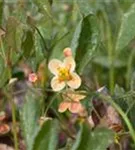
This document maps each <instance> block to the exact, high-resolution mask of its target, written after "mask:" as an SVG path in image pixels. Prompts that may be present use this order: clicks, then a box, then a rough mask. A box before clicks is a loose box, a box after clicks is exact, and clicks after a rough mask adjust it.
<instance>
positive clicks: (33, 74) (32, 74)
mask: <svg viewBox="0 0 135 150" xmlns="http://www.w3.org/2000/svg"><path fill="white" fill-rule="evenodd" d="M37 79H38V77H37V75H36V73H30V74H29V77H28V80H29V81H30V82H32V83H35V82H36V81H37Z"/></svg>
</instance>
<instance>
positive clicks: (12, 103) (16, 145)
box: [11, 100, 19, 150]
mask: <svg viewBox="0 0 135 150" xmlns="http://www.w3.org/2000/svg"><path fill="white" fill-rule="evenodd" d="M11 108H12V119H13V136H14V146H15V150H19V149H18V139H17V130H16V129H17V128H16V124H17V123H16V109H15V104H14V102H13V100H11Z"/></svg>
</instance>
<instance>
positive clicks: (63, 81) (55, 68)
mask: <svg viewBox="0 0 135 150" xmlns="http://www.w3.org/2000/svg"><path fill="white" fill-rule="evenodd" d="M75 67H76V64H75V61H74V59H73V57H72V56H71V57H66V58H65V59H64V61H63V62H61V61H60V60H58V59H52V60H51V61H50V62H49V64H48V68H49V70H50V71H51V73H53V74H54V75H55V77H53V79H52V80H51V87H52V89H53V90H54V91H60V90H62V89H63V88H64V87H65V86H66V85H68V86H69V87H71V88H73V89H77V88H79V87H80V85H81V78H80V77H79V75H78V74H77V73H75V72H74V70H75Z"/></svg>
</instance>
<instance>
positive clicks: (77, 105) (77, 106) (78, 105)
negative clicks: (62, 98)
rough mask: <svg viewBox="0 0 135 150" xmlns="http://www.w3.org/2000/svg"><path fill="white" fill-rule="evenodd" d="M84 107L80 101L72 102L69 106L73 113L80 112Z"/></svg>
mask: <svg viewBox="0 0 135 150" xmlns="http://www.w3.org/2000/svg"><path fill="white" fill-rule="evenodd" d="M81 109H82V105H81V103H79V102H72V103H71V104H70V106H69V111H70V112H72V113H79V111H80V110H81Z"/></svg>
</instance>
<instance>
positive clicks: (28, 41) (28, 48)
mask: <svg viewBox="0 0 135 150" xmlns="http://www.w3.org/2000/svg"><path fill="white" fill-rule="evenodd" d="M33 45H34V37H33V32H32V31H31V30H28V31H27V32H26V35H25V38H24V41H23V42H22V49H23V53H24V56H25V57H26V58H28V57H29V56H30V55H31V53H32V50H33Z"/></svg>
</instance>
